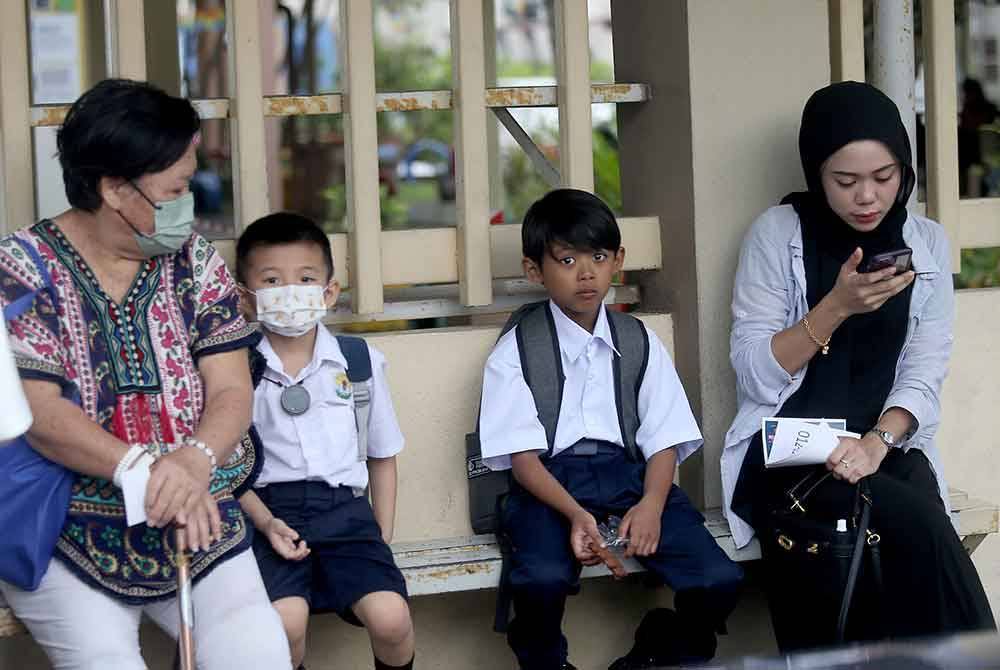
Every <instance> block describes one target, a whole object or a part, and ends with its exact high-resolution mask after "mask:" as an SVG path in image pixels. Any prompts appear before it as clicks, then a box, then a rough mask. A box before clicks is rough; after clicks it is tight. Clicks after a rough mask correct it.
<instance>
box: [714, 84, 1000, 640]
mask: <svg viewBox="0 0 1000 670" xmlns="http://www.w3.org/2000/svg"><path fill="white" fill-rule="evenodd" d="M799 151H800V155H801V159H802V166H803V169H804V171H805V177H806V183H807V184H808V187H809V190H808V191H807V192H804V193H794V194H791V195H790V196H788V197H787V198H786V199H785V204H782V205H781V206H779V207H773V208H771V209H769V210H768V211H766V212H764V214H762V215H761V216H760V218H758V219H757V221H756V222H755V223H754V224H753V226H752V228H751V229H750V232H749V233H748V234H747V237H746V240H745V241H744V243H743V248H742V251H741V254H740V263H739V269H738V271H737V274H736V283H735V287H734V290H733V329H732V338H731V347H732V352H731V358H732V363H733V367H734V368H735V371H736V378H737V383H738V387H737V390H738V399H739V412H738V415H737V417H736V419H735V421H734V423H733V425H732V427H731V428H730V430H729V432H728V434H727V435H726V443H725V449H724V452H723V456H722V477H723V489H724V493H725V501H726V507H727V515H728V518H729V522H730V526H731V527H732V530H733V538H734V540H735V541H736V544H737V546H744V545H746V544H747V543H748V542H749V541H750V539H751V538H752V537H753V535H754V533H755V532H756V533H757V534H758V535H759V536H760V541H761V547H762V550H763V554H764V564H765V573H766V574H767V579H766V588H767V591H768V596H769V601H770V605H771V614H772V618H773V621H774V630H775V635H776V637H777V641H778V645H779V646H780V647H781V648H782V649H785V650H787V649H794V648H802V647H810V646H816V645H821V644H827V643H830V642H832V641H833V639H834V630H835V628H836V626H834V625H833V623H832V622H835V621H836V620H837V610H838V609H839V604H840V603H839V597H840V596H841V594H842V592H841V593H833V592H831V591H832V590H836V589H835V588H833V587H830V586H829V583H821V582H824V581H826V580H825V579H824V578H823V577H822V576H821V575H818V574H815V573H814V572H810V573H809V574H806V569H803V570H802V571H801V574H799V573H796V574H795V575H792V574H788V573H787V572H785V573H781V572H780V571H779V570H776V569H775V565H776V563H775V559H776V557H777V556H779V555H781V556H784V555H783V554H778V553H777V552H780V551H781V549H779V548H778V547H777V544H776V542H775V536H774V534H773V533H770V532H769V530H771V529H770V526H769V522H770V516H769V512H770V510H772V509H775V508H777V507H778V506H786V505H787V503H786V491H788V490H789V489H790V488H791V487H792V486H793V485H794V483H796V482H798V481H800V480H802V478H803V477H804V476H806V475H808V474H811V473H810V470H809V469H810V468H817V467H818V468H819V469H820V471H821V472H830V473H831V474H832V476H830V477H827V478H826V479H825V480H823V481H822V483H820V484H819V485H818V486H817V487H816V488H815V489H814V490H813V491H812V492H811V493H810V498H809V502H808V504H807V505H806V507H807V508H808V509H807V513H808V515H809V517H810V518H811V519H813V520H815V522H816V523H817V524H820V525H825V526H826V527H827V528H829V529H831V530H832V529H834V528H836V527H837V525H838V521H839V520H841V519H845V520H846V518H847V517H850V516H851V513H852V509H853V505H854V500H855V495H856V490H857V487H856V484H857V482H858V481H859V480H861V479H862V478H866V479H867V483H868V485H869V486H870V490H871V494H872V495H871V498H872V499H873V501H874V503H873V505H872V511H871V527H872V528H874V529H876V530H877V531H878V532H879V533H880V534H881V542H880V543H879V547H880V552H881V567H882V570H881V572H882V585H883V590H882V596H881V597H880V598H877V599H875V601H874V602H873V601H872V598H871V596H872V594H873V593H874V592H876V589H877V586H874V585H871V584H867V583H865V584H863V585H862V586H861V587H859V589H858V592H859V593H858V595H859V596H860V602H862V603H865V606H860V607H859V606H855V607H853V608H852V610H851V617H850V618H849V619H848V624H849V626H848V631H847V633H848V638H850V639H873V638H879V637H883V636H884V637H895V638H898V637H906V636H916V635H930V634H935V633H946V632H956V631H966V630H976V629H983V628H995V624H994V621H993V616H992V614H991V612H990V607H989V603H988V602H987V599H986V595H985V593H984V592H983V587H982V584H981V583H980V581H979V577H978V575H977V574H976V570H975V568H974V567H973V565H972V562H971V560H970V559H969V557H968V556H967V555H966V553H965V551H964V550H963V548H962V544H961V542H960V541H959V538H958V536H957V535H956V533H955V530H954V529H953V527H952V525H951V519H950V518H949V515H948V511H947V507H946V503H945V501H946V500H947V494H946V491H947V487H946V486H945V483H944V479H943V477H942V473H941V463H940V459H939V458H938V453H937V448H936V446H935V434H936V432H937V427H938V423H939V421H940V399H939V394H940V390H941V382H942V380H943V379H944V376H945V372H946V370H947V366H948V357H949V354H950V352H951V341H952V318H953V302H954V299H953V290H952V278H951V268H950V265H949V258H950V253H949V249H948V242H947V239H946V238H945V235H944V232H943V231H942V229H941V227H940V226H939V225H937V224H936V223H935V222H933V221H930V220H928V219H926V218H924V217H921V216H916V215H912V214H909V213H908V212H907V210H906V203H907V201H908V200H909V197H910V193H911V192H912V191H913V186H914V182H915V178H914V172H913V167H912V165H913V163H912V159H911V154H910V143H909V140H908V138H907V135H906V131H905V129H904V127H903V124H902V121H901V120H900V116H899V111H898V110H897V108H896V106H895V104H893V102H892V101H891V100H890V99H889V98H887V97H886V96H885V95H884V94H882V93H881V92H880V91H878V90H877V89H875V88H873V87H872V86H869V85H867V84H862V83H857V82H844V83H839V84H833V85H831V86H828V87H826V88H823V89H820V90H819V91H817V92H816V93H815V94H814V95H813V96H812V97H811V98H810V99H809V101H808V102H807V103H806V106H805V110H804V111H803V114H802V126H801V130H800V134H799ZM907 247H908V248H909V249H910V250H911V254H910V256H911V257H912V268H911V269H906V270H904V271H902V272H898V271H897V269H896V268H895V267H893V266H892V265H890V266H889V267H888V268H885V267H881V268H875V269H873V268H870V267H867V266H866V263H867V261H868V260H869V259H871V258H873V257H874V256H876V255H879V254H886V253H889V252H893V251H897V250H901V249H904V248H907ZM772 416H779V417H800V418H816V419H818V418H824V417H825V418H835V419H844V420H845V421H846V424H847V429H848V430H850V431H852V432H854V433H857V434H860V435H861V438H860V439H854V438H842V439H841V440H840V445H839V446H838V447H837V448H836V449H835V450H834V451H833V453H832V454H830V456H829V459H828V461H827V463H826V464H825V471H824V470H823V467H824V466H804V467H785V468H776V469H770V470H765V469H764V468H763V447H762V443H761V442H762V437H761V419H763V418H765V417H772ZM814 569H815V566H814V568H812V570H814ZM838 586H839V585H838ZM857 603H858V601H857V600H856V601H855V604H856V605H857ZM831 609H832V616H831Z"/></svg>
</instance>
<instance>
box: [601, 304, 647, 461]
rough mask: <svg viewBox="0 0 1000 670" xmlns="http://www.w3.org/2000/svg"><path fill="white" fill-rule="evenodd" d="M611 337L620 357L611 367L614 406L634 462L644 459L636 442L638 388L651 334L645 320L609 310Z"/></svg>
mask: <svg viewBox="0 0 1000 670" xmlns="http://www.w3.org/2000/svg"><path fill="white" fill-rule="evenodd" d="M607 315H608V326H609V327H610V328H611V339H612V340H613V341H614V343H615V348H616V349H617V350H618V352H619V353H620V354H621V356H613V357H612V364H611V368H612V370H613V372H614V377H615V405H617V408H618V427H619V428H620V429H621V433H622V440H623V441H624V443H625V450H626V451H627V452H628V455H629V457H630V458H631V459H632V460H633V461H635V462H637V463H638V462H641V461H642V460H643V457H642V452H641V451H640V450H639V447H638V446H637V445H636V443H635V435H636V433H637V432H638V430H639V388H640V387H641V386H642V379H643V377H644V376H645V374H646V364H647V363H648V362H649V335H648V333H646V326H645V325H643V323H642V321H640V320H639V319H637V318H635V317H634V316H632V315H631V314H625V313H624V312H616V311H614V310H610V309H609V310H607Z"/></svg>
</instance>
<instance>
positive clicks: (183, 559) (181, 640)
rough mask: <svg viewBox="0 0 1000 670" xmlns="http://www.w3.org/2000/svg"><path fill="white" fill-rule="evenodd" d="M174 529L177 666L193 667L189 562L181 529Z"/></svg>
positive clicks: (186, 668) (182, 669) (183, 669)
mask: <svg viewBox="0 0 1000 670" xmlns="http://www.w3.org/2000/svg"><path fill="white" fill-rule="evenodd" d="M182 530H183V527H181V526H178V527H177V528H175V530H174V546H175V547H177V555H176V561H177V607H178V608H179V609H180V619H181V620H180V628H179V630H178V635H177V645H178V653H179V656H178V660H179V663H178V667H179V668H180V670H195V668H194V603H193V602H192V601H191V564H190V562H189V558H188V553H187V550H182V549H181V548H180V547H181V542H180V540H181V531H182Z"/></svg>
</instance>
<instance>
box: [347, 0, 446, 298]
mask: <svg viewBox="0 0 1000 670" xmlns="http://www.w3.org/2000/svg"><path fill="white" fill-rule="evenodd" d="M340 20H341V32H342V35H343V39H342V40H341V42H342V49H343V54H342V56H341V60H342V62H343V63H344V72H343V81H344V97H343V103H344V109H343V114H344V144H345V148H346V155H347V166H346V177H347V179H346V181H347V221H348V228H349V229H350V231H351V235H350V238H349V243H350V257H351V281H352V282H353V283H354V287H353V290H352V291H351V299H352V301H353V305H354V311H355V313H358V314H373V313H378V312H381V311H382V310H383V299H382V285H383V279H384V278H383V276H382V255H381V253H380V250H381V237H382V222H381V212H380V206H379V181H378V130H377V128H376V124H375V47H374V24H373V14H372V0H340ZM453 248H454V247H453Z"/></svg>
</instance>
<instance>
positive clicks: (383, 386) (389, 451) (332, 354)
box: [253, 326, 403, 489]
mask: <svg viewBox="0 0 1000 670" xmlns="http://www.w3.org/2000/svg"><path fill="white" fill-rule="evenodd" d="M257 349H258V351H260V353H261V354H263V355H264V359H265V360H266V361H267V370H266V371H265V372H264V377H265V378H264V379H261V380H260V384H258V385H257V389H256V390H255V391H254V397H253V422H254V425H255V426H256V427H257V432H258V433H260V438H261V441H262V442H263V444H264V466H263V468H262V469H261V472H260V476H259V477H258V478H257V483H256V486H258V487H260V486H266V485H267V484H276V483H278V482H292V481H303V480H309V481H321V482H326V483H327V484H329V485H330V486H350V487H353V488H358V489H363V488H364V487H366V486H367V485H368V467H367V465H366V463H365V462H364V461H359V460H358V430H357V424H356V422H355V418H354V394H353V392H352V390H351V384H350V382H349V381H347V372H346V370H347V360H346V359H345V358H344V354H343V353H342V352H341V351H340V344H339V343H338V342H337V338H336V337H334V336H333V335H331V334H330V332H329V331H328V330H327V329H326V328H325V327H322V326H320V327H318V331H317V333H316V344H315V346H314V347H313V356H312V360H310V361H309V364H308V365H306V366H305V367H304V368H302V370H301V371H300V372H299V374H298V375H297V376H296V377H295V378H294V379H293V378H290V377H288V375H286V374H285V371H284V367H283V366H282V364H281V359H279V358H278V355H277V354H276V353H275V352H274V349H272V348H271V343H270V342H269V341H268V338H267V332H266V331H265V335H264V337H263V338H262V339H261V341H260V344H258V345H257ZM368 352H369V354H370V355H371V359H372V397H371V404H370V413H369V415H368V456H369V457H371V458H389V457H390V456H395V455H396V454H398V453H399V452H400V451H402V449H403V434H402V432H401V431H400V430H399V423H398V422H397V421H396V413H395V411H393V408H392V398H391V397H390V396H389V387H388V384H387V383H386V378H385V357H384V356H382V354H381V353H379V351H378V350H376V349H375V348H373V347H371V346H369V347H368ZM269 380H273V381H274V382H279V383H280V384H284V385H285V386H290V385H292V384H298V383H299V382H301V383H302V385H303V386H305V388H306V390H307V391H309V398H310V402H309V409H308V410H306V412H305V413H304V414H300V415H298V416H292V415H290V414H288V413H287V412H285V410H283V409H282V408H281V392H282V390H284V389H283V387H282V386H279V385H278V384H275V383H273V382H272V381H269Z"/></svg>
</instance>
